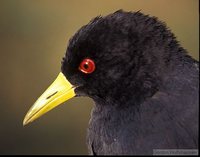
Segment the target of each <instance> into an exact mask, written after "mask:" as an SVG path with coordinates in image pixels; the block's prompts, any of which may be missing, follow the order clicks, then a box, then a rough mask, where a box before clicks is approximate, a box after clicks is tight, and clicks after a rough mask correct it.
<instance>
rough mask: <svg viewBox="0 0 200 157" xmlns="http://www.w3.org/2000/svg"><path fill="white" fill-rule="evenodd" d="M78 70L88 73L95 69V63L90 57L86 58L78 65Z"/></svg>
mask: <svg viewBox="0 0 200 157" xmlns="http://www.w3.org/2000/svg"><path fill="white" fill-rule="evenodd" d="M79 70H80V71H81V72H83V73H85V74H90V73H92V72H93V71H94V70H95V63H94V61H93V60H92V59H89V58H86V59H84V60H83V61H82V62H81V64H80V65H79Z"/></svg>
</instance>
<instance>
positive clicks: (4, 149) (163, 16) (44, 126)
mask: <svg viewBox="0 0 200 157" xmlns="http://www.w3.org/2000/svg"><path fill="white" fill-rule="evenodd" d="M118 9H124V10H126V11H138V10H141V12H143V13H145V14H150V15H152V16H157V17H158V18H159V19H160V20H162V21H165V22H166V23H167V25H168V27H170V28H171V30H172V31H173V32H174V34H175V35H176V36H177V39H178V40H179V41H180V43H181V45H182V46H183V47H184V48H185V49H187V50H188V52H189V53H190V55H191V56H193V58H195V59H197V60H199V4H198V0H0V70H1V71H0V75H1V76H0V88H1V90H0V154H54V155H55V154H66V155H69V154H76V155H78V154H85V155H86V154H87V147H86V142H85V141H86V129H87V126H88V121H89V118H90V111H91V109H92V104H93V102H92V100H91V99H89V98H74V99H72V100H70V101H68V102H66V103H64V104H63V105H61V106H59V107H57V108H56V109H54V110H52V111H50V112H49V113H47V114H45V115H44V116H42V117H41V118H40V119H38V120H36V121H35V122H33V123H31V124H30V125H28V126H25V127H23V125H22V121H23V118H24V116H25V114H26V112H27V111H28V109H29V108H30V107H31V106H32V104H33V103H34V102H35V100H36V98H37V97H38V96H40V94H42V93H43V91H44V90H45V89H46V88H47V87H48V86H49V85H50V83H51V82H52V81H53V80H54V79H55V78H56V76H57V74H58V73H59V72H60V65H61V58H62V57H63V55H64V53H65V50H66V47H67V43H68V40H69V38H70V37H71V36H72V35H73V34H74V33H75V32H76V31H77V30H78V29H79V28H80V27H81V26H82V25H84V24H87V23H88V22H89V21H90V19H91V18H93V17H95V16H97V15H107V14H109V13H112V12H114V11H116V10H118Z"/></svg>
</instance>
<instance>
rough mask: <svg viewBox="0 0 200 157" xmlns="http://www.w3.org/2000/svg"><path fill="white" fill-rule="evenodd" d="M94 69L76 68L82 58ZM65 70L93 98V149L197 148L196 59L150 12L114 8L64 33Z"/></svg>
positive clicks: (80, 90)
mask: <svg viewBox="0 0 200 157" xmlns="http://www.w3.org/2000/svg"><path fill="white" fill-rule="evenodd" d="M87 57H89V58H91V59H93V60H94V61H95V64H96V70H95V71H94V72H93V73H92V74H88V75H87V74H84V73H82V72H80V71H79V70H78V67H79V64H80V62H81V61H82V60H83V59H84V58H87ZM62 72H63V73H64V74H65V76H66V77H67V79H68V80H69V81H70V82H71V83H72V84H73V85H75V86H78V88H77V89H76V91H75V92H76V94H77V95H79V96H88V97H91V98H92V99H93V100H94V102H95V105H94V108H93V111H92V115H91V119H90V123H89V128H88V136H87V143H88V148H89V152H90V153H94V152H95V153H96V154H97V155H98V154H152V153H153V149H197V148H198V104H199V96H198V95H199V63H198V62H197V61H195V60H194V59H193V58H191V57H190V56H189V55H188V54H187V52H186V50H185V49H183V48H182V47H181V46H180V44H179V43H178V42H177V40H176V38H175V36H174V35H173V33H172V32H171V31H170V30H169V29H168V28H167V27H166V25H165V23H163V22H160V21H159V20H158V19H157V18H155V17H150V16H148V15H144V14H142V13H141V12H124V11H122V10H119V11H117V12H115V13H113V14H110V15H108V16H105V17H100V16H99V17H96V18H94V19H93V20H92V21H90V22H89V24H87V25H85V26H83V27H82V28H81V29H80V30H79V31H78V32H77V33H76V34H75V35H74V36H73V37H72V38H71V39H70V41H69V45H68V48H67V53H66V55H65V57H64V59H63V62H62Z"/></svg>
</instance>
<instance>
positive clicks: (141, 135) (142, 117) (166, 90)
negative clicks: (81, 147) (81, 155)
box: [87, 59, 199, 155]
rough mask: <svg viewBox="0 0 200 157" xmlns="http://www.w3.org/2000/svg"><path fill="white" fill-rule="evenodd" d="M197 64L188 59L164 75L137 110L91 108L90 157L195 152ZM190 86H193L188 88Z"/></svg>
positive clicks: (135, 108)
mask: <svg viewBox="0 0 200 157" xmlns="http://www.w3.org/2000/svg"><path fill="white" fill-rule="evenodd" d="M198 71H199V69H198V63H197V62H194V61H193V60H192V59H189V61H188V62H186V63H185V62H183V63H182V64H181V63H180V65H179V68H178V69H177V66H176V68H175V69H171V71H170V72H169V73H166V80H165V81H164V82H163V85H162V87H160V89H159V91H157V92H156V93H155V94H154V95H153V96H152V97H150V98H148V99H147V100H146V101H145V102H143V103H141V104H138V105H137V106H134V105H133V106H128V107H125V108H123V107H122V108H118V107H115V106H112V107H110V106H109V105H102V104H101V103H100V104H98V103H96V105H95V106H94V109H93V111H92V115H91V120H90V123H89V128H88V136H87V138H88V139H87V142H88V149H89V152H90V154H101V155H106V154H110V155H113V154H114V155H119V154H124V155H128V154H129V155H130V154H135V155H152V154H153V152H154V150H156V149H197V147H198V110H199V108H198V107H199V106H198V103H199V101H198V100H199V94H198V88H199V84H198V83H199V80H198V76H197V75H196V73H198ZM191 85H192V86H191Z"/></svg>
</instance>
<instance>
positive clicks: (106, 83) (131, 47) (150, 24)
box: [24, 10, 177, 124]
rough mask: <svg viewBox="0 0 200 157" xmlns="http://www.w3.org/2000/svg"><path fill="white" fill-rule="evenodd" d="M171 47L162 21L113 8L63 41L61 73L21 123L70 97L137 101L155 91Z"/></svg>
mask: <svg viewBox="0 0 200 157" xmlns="http://www.w3.org/2000/svg"><path fill="white" fill-rule="evenodd" d="M176 44H177V43H176V42H175V40H174V37H173V34H172V33H171V32H170V31H169V30H167V28H166V26H165V24H164V23H162V22H159V21H158V20H157V19H156V18H155V17H149V16H147V15H144V14H142V13H140V12H124V11H122V10H119V11H117V12H115V13H113V14H110V15H107V16H105V17H100V16H99V17H96V18H94V19H92V20H91V21H90V22H89V23H88V24H87V25H85V26H83V27H81V28H80V29H79V30H78V31H77V33H76V34H75V35H74V36H73V37H72V38H71V39H70V40H69V44H68V47H67V51H66V54H65V56H64V57H63V60H62V66H61V73H60V74H59V75H58V77H57V79H56V80H55V82H53V84H52V85H51V86H50V87H49V88H48V89H47V90H46V91H45V92H44V94H43V95H42V96H41V97H40V98H39V99H38V100H37V101H36V103H35V104H34V105H33V107H32V108H31V109H30V110H29V112H28V113H27V115H26V117H25V119H24V124H27V123H29V122H32V121H33V120H35V119H37V118H38V117H40V116H41V115H43V114H44V113H46V112H47V111H49V110H51V109H52V108H54V107H56V106H58V105H59V104H61V103H63V102H65V101H66V100H68V99H70V98H72V97H74V96H88V97H91V98H92V99H94V101H100V102H102V103H101V104H108V105H120V106H125V103H124V102H129V101H132V102H133V103H132V104H137V103H139V102H141V101H143V100H144V99H145V98H147V97H149V96H152V95H153V94H154V93H155V92H156V91H157V89H158V87H159V83H160V80H161V79H162V74H163V73H164V72H165V69H166V68H165V67H166V64H168V61H169V58H170V56H171V55H170V53H169V49H170V48H172V47H176ZM170 45H172V46H170Z"/></svg>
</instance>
